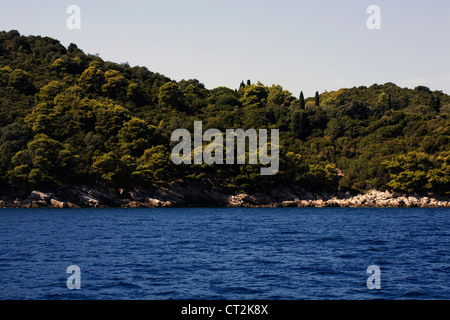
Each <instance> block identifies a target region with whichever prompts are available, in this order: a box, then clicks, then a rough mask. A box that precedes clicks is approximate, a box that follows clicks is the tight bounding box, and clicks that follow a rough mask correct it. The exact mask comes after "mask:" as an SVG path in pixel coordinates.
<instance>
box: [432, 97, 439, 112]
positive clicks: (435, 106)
mask: <svg viewBox="0 0 450 320" xmlns="http://www.w3.org/2000/svg"><path fill="white" fill-rule="evenodd" d="M430 105H431V107H432V108H433V109H434V111H436V112H439V111H440V110H441V98H440V97H439V95H432V96H431V103H430Z"/></svg>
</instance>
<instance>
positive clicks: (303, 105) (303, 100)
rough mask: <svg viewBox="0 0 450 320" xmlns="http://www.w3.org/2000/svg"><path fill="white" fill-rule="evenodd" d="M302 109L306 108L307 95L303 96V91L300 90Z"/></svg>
mask: <svg viewBox="0 0 450 320" xmlns="http://www.w3.org/2000/svg"><path fill="white" fill-rule="evenodd" d="M300 109H303V110H304V109H305V97H304V96H303V91H302V92H300Z"/></svg>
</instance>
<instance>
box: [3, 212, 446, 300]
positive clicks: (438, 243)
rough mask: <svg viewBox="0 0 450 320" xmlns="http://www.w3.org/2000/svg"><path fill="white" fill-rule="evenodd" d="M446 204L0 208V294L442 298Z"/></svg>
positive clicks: (158, 297) (105, 297) (56, 297)
mask: <svg viewBox="0 0 450 320" xmlns="http://www.w3.org/2000/svg"><path fill="white" fill-rule="evenodd" d="M449 240H450V209H431V208H430V209H423V208H417V209H416V208H405V209H403V208H402V209H400V208H395V209H385V208H384V209H379V208H161V209H1V210H0V299H1V300H447V299H450V261H449V257H450V241H449Z"/></svg>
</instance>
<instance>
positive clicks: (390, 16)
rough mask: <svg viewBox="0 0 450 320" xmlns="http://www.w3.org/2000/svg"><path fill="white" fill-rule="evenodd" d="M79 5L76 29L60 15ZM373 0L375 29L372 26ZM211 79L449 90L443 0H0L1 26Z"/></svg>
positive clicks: (214, 83)
mask: <svg viewBox="0 0 450 320" xmlns="http://www.w3.org/2000/svg"><path fill="white" fill-rule="evenodd" d="M70 5H77V6H79V8H80V10H81V15H80V27H81V28H80V29H74V30H71V29H69V28H68V27H67V24H66V21H67V19H68V18H69V17H70V15H71V14H68V13H67V8H68V7H69V6H70ZM370 5H377V6H378V7H379V8H380V10H381V15H380V26H381V29H369V28H368V27H367V20H368V19H369V18H370V17H371V15H372V14H370V13H367V8H368V7H369V6H370ZM12 29H15V30H18V31H19V32H20V33H21V34H23V35H40V36H48V37H52V38H55V39H58V40H59V41H61V43H62V44H63V45H64V46H66V47H67V46H68V45H69V44H70V43H75V44H77V45H78V47H79V48H80V49H82V50H83V51H84V52H85V53H89V54H99V56H100V57H101V58H102V59H104V60H107V61H113V62H117V63H125V62H127V63H129V64H130V65H131V66H136V65H139V66H145V67H147V68H148V69H149V70H150V71H153V72H158V73H161V74H163V75H165V76H167V77H169V78H171V79H173V80H176V81H180V80H182V79H186V80H187V79H198V80H199V81H200V82H201V83H203V84H204V85H205V86H206V87H207V88H208V89H213V88H216V87H219V86H226V87H229V88H232V89H235V88H238V87H239V84H240V83H241V81H247V80H251V81H252V83H256V82H258V81H260V82H262V83H263V84H265V85H269V86H270V85H272V84H279V85H281V86H283V87H284V88H285V89H286V90H288V91H290V92H291V93H293V94H294V95H295V96H298V95H299V94H300V91H304V93H305V96H306V97H311V96H313V95H314V93H315V92H316V91H319V92H324V91H333V90H337V89H340V88H344V87H346V88H348V87H354V86H370V85H372V84H374V83H377V84H383V83H386V82H393V83H396V84H397V85H399V86H401V87H409V88H414V87H416V86H418V85H425V86H428V87H430V88H431V89H432V90H442V91H444V92H445V93H450V39H449V37H448V35H449V31H450V1H448V0H429V1H417V0H371V1H366V0H314V1H302V0H295V1H294V0H277V1H267V0H239V1H238V0H222V1H218V0H164V1H153V0H147V1H143V0H127V1H114V0H112V1H111V0H110V1H106V0H90V1H84V0H71V1H66V0H50V1H48V0H47V1H31V0H14V1H13V0H3V1H2V2H1V3H0V30H6V31H8V30H12Z"/></svg>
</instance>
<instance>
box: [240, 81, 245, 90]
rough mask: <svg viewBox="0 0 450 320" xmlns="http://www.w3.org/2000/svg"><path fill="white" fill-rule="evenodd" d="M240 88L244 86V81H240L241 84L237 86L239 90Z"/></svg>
mask: <svg viewBox="0 0 450 320" xmlns="http://www.w3.org/2000/svg"><path fill="white" fill-rule="evenodd" d="M242 88H245V83H244V81H242V82H241V85H240V86H239V90H240V89H242Z"/></svg>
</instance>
